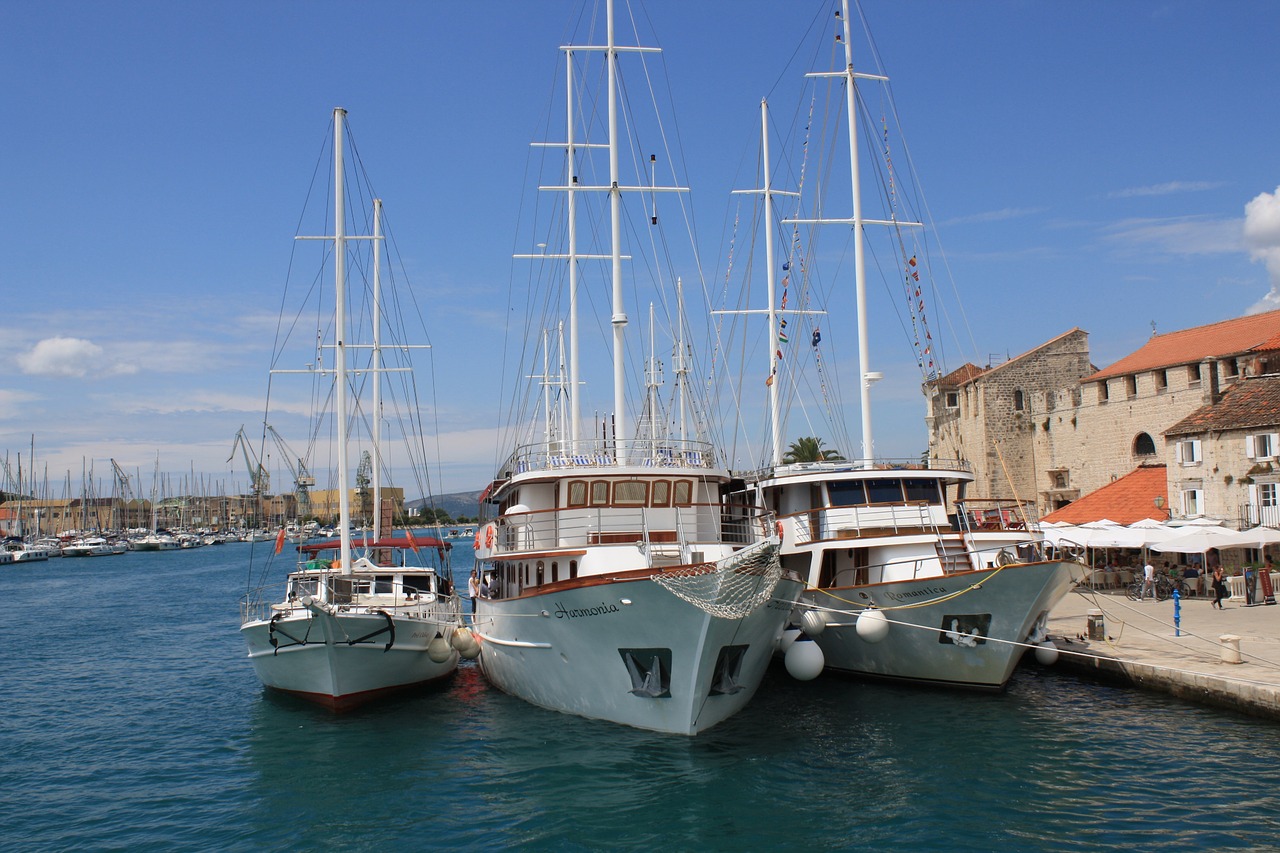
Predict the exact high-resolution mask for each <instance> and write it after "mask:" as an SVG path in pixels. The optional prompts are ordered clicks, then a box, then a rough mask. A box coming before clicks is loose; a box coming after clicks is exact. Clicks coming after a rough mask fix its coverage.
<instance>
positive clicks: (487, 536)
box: [484, 524, 494, 548]
mask: <svg viewBox="0 0 1280 853" xmlns="http://www.w3.org/2000/svg"><path fill="white" fill-rule="evenodd" d="M493 537H494V531H493V525H492V524H490V525H489V526H488V527H486V528H485V529H484V547H486V548H492V547H493Z"/></svg>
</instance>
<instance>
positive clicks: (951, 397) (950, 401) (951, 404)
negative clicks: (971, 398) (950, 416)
mask: <svg viewBox="0 0 1280 853" xmlns="http://www.w3.org/2000/svg"><path fill="white" fill-rule="evenodd" d="M946 405H947V408H948V409H958V408H960V394H959V393H957V392H955V391H948V392H947V403H946Z"/></svg>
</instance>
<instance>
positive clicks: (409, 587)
mask: <svg viewBox="0 0 1280 853" xmlns="http://www.w3.org/2000/svg"><path fill="white" fill-rule="evenodd" d="M401 588H402V589H403V590H404V591H405V592H431V578H430V577H406V578H405V579H404V580H403V581H402V582H401Z"/></svg>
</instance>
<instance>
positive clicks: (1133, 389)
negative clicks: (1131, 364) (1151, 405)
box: [1124, 374, 1138, 399]
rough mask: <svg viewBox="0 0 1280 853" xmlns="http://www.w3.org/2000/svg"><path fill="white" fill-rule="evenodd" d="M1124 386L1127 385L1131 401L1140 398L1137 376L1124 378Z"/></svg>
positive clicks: (1126, 388)
mask: <svg viewBox="0 0 1280 853" xmlns="http://www.w3.org/2000/svg"><path fill="white" fill-rule="evenodd" d="M1124 384H1125V390H1126V391H1128V392H1129V399H1133V398H1134V397H1136V396H1138V377H1137V374H1135V375H1133V376H1126V377H1125V378H1124Z"/></svg>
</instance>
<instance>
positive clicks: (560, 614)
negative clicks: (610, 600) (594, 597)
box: [556, 601, 618, 619]
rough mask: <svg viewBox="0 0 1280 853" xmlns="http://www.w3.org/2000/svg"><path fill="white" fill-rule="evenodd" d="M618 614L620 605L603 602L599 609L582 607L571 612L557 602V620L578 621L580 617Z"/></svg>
mask: <svg viewBox="0 0 1280 853" xmlns="http://www.w3.org/2000/svg"><path fill="white" fill-rule="evenodd" d="M617 612H618V605H616V604H605V603H604V602H603V601H602V602H600V606H599V607H581V608H579V607H575V608H573V609H572V610H569V609H567V608H565V606H564V605H563V604H561V603H559V602H556V618H557V619H564V618H566V617H567V618H569V619H577V618H578V617H579V616H603V615H604V614H606V613H617Z"/></svg>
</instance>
